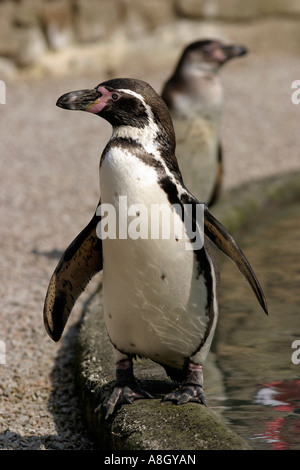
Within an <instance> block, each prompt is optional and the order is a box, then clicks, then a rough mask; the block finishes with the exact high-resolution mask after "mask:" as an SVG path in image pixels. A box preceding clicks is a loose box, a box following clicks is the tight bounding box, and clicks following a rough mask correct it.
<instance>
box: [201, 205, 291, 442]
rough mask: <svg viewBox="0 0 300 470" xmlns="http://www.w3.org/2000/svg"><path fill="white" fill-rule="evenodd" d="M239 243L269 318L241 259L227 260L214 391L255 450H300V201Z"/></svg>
mask: <svg viewBox="0 0 300 470" xmlns="http://www.w3.org/2000/svg"><path fill="white" fill-rule="evenodd" d="M238 240H239V243H240V245H241V247H242V249H243V251H244V252H245V254H246V256H247V258H248V259H249V260H250V262H251V265H252V266H253V268H254V270H255V272H256V274H257V276H258V278H259V280H260V282H261V284H262V286H263V289H264V292H265V295H266V298H267V301H268V306H269V316H266V315H265V314H264V312H263V311H262V310H261V308H260V306H259V304H258V303H257V301H256V299H255V298H254V295H253V294H252V291H251V289H250V287H249V286H248V284H247V283H246V282H245V280H244V278H243V277H242V276H241V275H240V274H239V272H238V271H237V269H236V267H235V266H234V264H233V263H232V262H231V261H230V260H227V259H226V260H225V261H224V262H222V266H221V291H220V320H219V324H218V328H217V333H216V337H215V340H214V344H213V348H212V351H213V357H214V361H215V365H216V369H217V370H218V374H219V378H218V384H219V385H218V386H215V383H214V380H213V378H210V377H209V374H208V381H207V383H206V387H205V388H206V392H207V396H208V399H209V397H210V398H211V402H212V403H211V404H212V408H214V409H215V411H217V412H218V413H219V414H221V415H222V417H223V418H224V420H225V421H226V422H227V423H228V425H229V426H230V427H231V428H232V429H233V430H234V431H236V432H237V433H238V434H239V435H241V436H242V437H244V438H245V439H247V441H248V443H249V444H250V446H251V447H252V448H254V449H278V450H296V449H300V363H299V364H297V362H300V361H299V359H300V311H299V310H300V202H295V203H293V204H290V205H287V206H286V207H282V208H280V209H278V210H277V211H274V210H272V211H270V213H265V214H263V216H262V217H260V220H259V221H257V224H256V226H255V227H251V229H250V230H248V233H247V234H245V235H243V236H239V238H238ZM222 259H223V260H224V258H222ZM295 340H298V341H299V343H298V347H297V349H293V348H292V344H293V342H294V341H295ZM297 350H299V354H298V355H297ZM293 353H294V357H292V355H293ZM294 362H296V363H294ZM208 401H209V400H208Z"/></svg>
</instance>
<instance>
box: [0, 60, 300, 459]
mask: <svg viewBox="0 0 300 470" xmlns="http://www.w3.org/2000/svg"><path fill="white" fill-rule="evenodd" d="M298 69H299V59H298V58H297V57H293V56H286V55H280V54H277V55H276V54H275V53H274V54H272V55H269V56H267V57H266V56H263V55H262V56H256V55H249V56H247V57H246V58H244V59H243V60H240V61H236V62H235V63H234V64H233V63H232V64H230V65H228V67H227V68H226V69H224V71H223V73H222V75H223V80H224V85H225V90H226V92H225V97H226V105H225V110H224V120H223V136H224V143H223V145H224V151H225V158H226V167H225V181H224V187H225V188H226V189H228V188H230V187H233V186H236V185H239V184H241V183H244V182H246V181H249V180H253V179H257V178H261V177H265V176H267V175H275V174H281V173H285V172H288V171H295V170H297V169H298V170H299V169H300V159H299V150H298V135H299V125H298V122H299V117H300V106H299V107H297V106H295V105H293V104H292V103H291V83H292V82H293V81H294V80H296V79H297V78H300V77H299V75H298V76H297V73H298ZM137 76H139V78H143V75H142V72H141V71H139V75H137ZM105 78H107V77H102V76H100V77H99V76H98V77H95V76H88V74H84V75H83V76H82V77H80V76H78V77H76V78H74V77H73V78H72V77H69V78H66V77H65V78H52V79H49V78H48V79H46V78H45V77H44V78H40V79H39V80H33V79H31V80H23V81H17V82H12V83H8V84H7V104H6V105H0V113H1V126H0V159H1V173H0V181H1V186H0V198H1V205H0V213H1V226H0V233H1V266H0V273H1V284H0V296H1V310H0V318H1V329H0V341H2V342H4V343H5V346H6V355H5V364H0V449H6V450H7V449H40V450H42V449H92V448H93V444H92V442H91V441H90V439H89V437H88V435H87V433H86V430H85V427H84V425H83V423H82V419H81V414H80V409H79V405H78V399H77V396H76V393H75V391H74V384H73V378H74V368H73V366H74V345H75V341H76V325H77V322H78V319H79V318H80V314H81V310H82V306H83V304H84V300H85V299H86V298H87V297H88V294H89V293H90V292H92V291H93V289H94V288H95V286H96V281H97V280H95V281H94V282H93V283H92V284H91V285H90V287H89V289H88V292H87V293H86V294H84V295H83V297H82V299H81V301H80V303H78V305H77V306H76V308H75V311H74V312H73V314H72V316H71V318H70V321H69V324H68V328H67V330H66V332H65V335H64V338H63V340H62V341H61V342H60V343H58V344H55V343H53V342H52V341H51V340H50V339H49V338H48V336H47V334H46V332H45V330H44V327H43V321H42V308H43V301H44V297H45V293H46V290H47V286H48V282H49V279H50V276H51V274H52V271H53V269H54V268H55V266H56V263H57V261H58V257H59V255H60V253H61V252H62V251H63V250H64V249H65V248H66V246H67V244H68V243H69V242H70V241H71V240H72V239H73V238H74V237H75V236H76V235H77V234H78V232H79V231H80V230H81V229H82V228H83V227H84V226H85V225H86V223H87V222H88V221H89V218H90V216H91V215H92V213H93V211H94V209H95V207H96V204H97V201H98V195H99V191H98V164H99V158H100V152H101V149H102V148H103V146H104V144H105V143H106V141H107V139H108V136H109V135H110V128H109V126H108V125H107V123H105V122H104V121H101V120H100V119H96V118H95V116H92V115H88V114H85V115H84V114H83V113H69V112H66V111H64V110H61V109H59V108H57V107H55V102H56V99H57V98H58V96H60V95H61V94H63V93H64V92H66V91H70V90H74V89H78V88H85V87H90V86H95V85H96V84H97V83H99V82H100V81H102V80H103V79H105ZM144 78H145V77H144ZM164 78H166V74H159V73H155V74H154V75H153V77H150V76H149V75H147V80H148V81H150V82H151V84H152V85H154V86H155V87H156V88H157V90H158V91H159V90H160V88H161V84H162V81H163V79H164Z"/></svg>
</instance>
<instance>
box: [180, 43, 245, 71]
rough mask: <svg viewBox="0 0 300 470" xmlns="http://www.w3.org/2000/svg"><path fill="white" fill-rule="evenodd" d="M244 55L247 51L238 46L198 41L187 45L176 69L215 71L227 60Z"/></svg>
mask: <svg viewBox="0 0 300 470" xmlns="http://www.w3.org/2000/svg"><path fill="white" fill-rule="evenodd" d="M246 53H247V49H246V48H245V47H244V46H241V45H238V44H231V45H225V44H223V43H222V42H221V41H217V40H211V39H206V40H200V41H196V42H193V43H191V44H189V45H188V46H187V47H186V48H185V49H184V51H183V53H182V56H181V59H180V61H179V64H178V67H177V69H178V70H184V69H187V68H194V69H197V68H198V69H199V70H206V71H217V70H218V69H219V67H221V66H222V65H223V64H225V63H226V62H227V61H228V60H230V59H233V58H234V57H240V56H242V55H244V54H246Z"/></svg>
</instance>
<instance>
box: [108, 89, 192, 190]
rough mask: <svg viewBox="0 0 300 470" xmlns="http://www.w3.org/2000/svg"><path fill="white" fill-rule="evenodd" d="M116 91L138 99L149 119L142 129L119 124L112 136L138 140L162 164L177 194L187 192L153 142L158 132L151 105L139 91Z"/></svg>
mask: <svg viewBox="0 0 300 470" xmlns="http://www.w3.org/2000/svg"><path fill="white" fill-rule="evenodd" d="M117 91H121V92H124V93H128V94H129V95H132V96H135V97H136V98H137V99H139V100H140V101H141V102H142V103H143V105H144V106H145V108H146V111H147V114H148V117H149V120H150V124H149V125H148V126H147V128H142V129H139V128H137V127H132V126H120V127H118V128H116V129H115V130H114V132H113V137H128V136H130V137H132V138H133V139H135V140H137V141H138V142H140V143H141V144H142V145H143V147H144V148H145V150H147V152H149V153H151V154H152V155H153V156H154V157H155V158H156V159H157V160H158V161H159V162H160V163H161V164H162V165H163V167H164V169H165V172H166V174H167V175H168V177H169V178H170V179H171V180H172V182H173V183H174V184H175V186H176V188H177V191H178V196H179V197H180V196H181V195H182V194H187V192H186V190H185V189H184V188H183V187H182V186H181V185H179V184H178V183H177V181H176V179H175V177H174V175H173V174H172V173H171V172H170V170H169V169H168V167H167V165H166V163H165V161H164V160H163V159H162V158H161V155H160V153H159V152H158V151H157V147H156V145H155V143H154V140H155V137H156V135H157V133H158V132H159V129H158V127H157V125H156V124H155V122H154V116H153V113H152V110H151V107H150V106H149V105H148V104H147V103H146V102H145V100H144V98H143V96H142V95H140V94H139V93H136V92H135V91H132V90H129V89H127V88H118V90H117Z"/></svg>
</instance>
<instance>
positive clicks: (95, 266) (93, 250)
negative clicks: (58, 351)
mask: <svg viewBox="0 0 300 470" xmlns="http://www.w3.org/2000/svg"><path fill="white" fill-rule="evenodd" d="M98 222H99V217H98V216H97V215H96V213H95V215H94V216H93V218H92V219H91V221H90V222H89V224H88V225H87V226H86V227H85V228H84V229H83V230H82V232H80V234H79V235H78V236H77V237H76V238H75V239H74V240H73V242H72V243H71V244H70V245H69V246H68V248H67V249H66V251H65V252H64V254H63V256H62V258H61V259H60V261H59V263H58V265H57V267H56V269H55V271H54V273H53V274H52V277H51V279H50V283H49V287H48V291H47V294H46V298H45V304H44V324H45V328H46V331H47V333H48V334H49V336H50V338H52V339H53V341H59V339H60V337H61V335H62V332H63V330H64V327H65V325H66V323H67V320H68V318H69V315H70V313H71V310H72V308H73V306H74V304H75V302H76V300H77V299H78V297H79V295H80V294H81V293H82V291H83V290H84V289H85V287H86V286H87V284H88V283H89V281H90V280H91V278H92V277H93V276H94V275H95V274H96V273H97V272H99V271H101V270H102V267H103V261H102V241H101V240H100V238H99V237H98V236H97V233H96V226H97V223H98Z"/></svg>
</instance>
